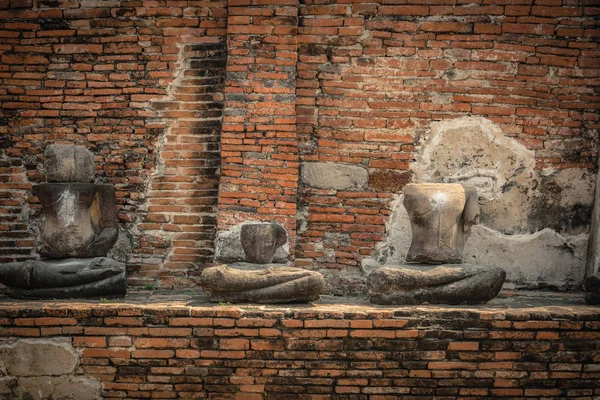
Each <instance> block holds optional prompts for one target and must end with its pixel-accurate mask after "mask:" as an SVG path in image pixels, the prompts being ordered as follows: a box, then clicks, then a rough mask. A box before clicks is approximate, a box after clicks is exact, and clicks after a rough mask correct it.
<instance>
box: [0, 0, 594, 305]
mask: <svg viewBox="0 0 600 400" xmlns="http://www.w3.org/2000/svg"><path fill="white" fill-rule="evenodd" d="M322 3H323V2H321V1H313V0H301V1H298V0H281V1H271V0H229V1H225V0H222V1H205V2H204V1H203V2H199V1H191V0H190V1H188V0H185V1H167V0H158V1H147V0H140V1H130V2H121V1H116V0H107V1H99V0H59V1H50V0H36V1H34V0H0V262H7V261H13V260H23V259H27V258H33V257H35V256H36V252H35V245H36V243H35V237H36V229H37V227H36V226H37V225H36V223H37V221H39V216H40V214H39V210H38V209H39V202H38V201H37V199H36V198H35V197H33V196H32V194H31V186H32V185H33V184H36V183H39V182H42V181H44V176H43V170H41V169H39V165H41V162H42V161H43V151H44V148H45V146H46V145H47V144H50V143H76V144H81V145H85V146H87V147H88V148H90V149H91V150H92V151H93V152H94V154H95V155H96V167H97V176H98V180H99V181H102V182H107V183H112V184H114V185H115V186H116V188H117V196H118V202H119V217H120V220H121V223H122V226H123V230H124V233H126V234H125V235H124V237H131V239H132V242H133V251H127V252H126V253H127V254H129V259H128V269H129V276H130V278H131V283H132V284H135V285H144V284H146V283H155V284H157V285H163V286H184V285H185V286H189V285H190V283H192V282H195V281H196V278H197V276H198V274H199V272H200V271H201V270H202V268H204V267H205V266H207V265H210V264H211V261H212V260H211V259H212V254H213V251H214V245H213V242H214V238H215V235H216V234H217V233H218V232H220V231H225V230H228V229H229V228H231V227H232V226H234V225H236V224H239V223H241V222H244V221H248V220H269V221H271V220H277V221H278V222H280V223H281V224H283V225H284V226H285V227H286V230H287V231H288V234H289V237H290V245H291V253H292V257H291V258H294V257H295V263H296V265H297V266H300V267H305V268H310V269H331V270H343V271H347V272H350V273H352V272H355V273H357V274H358V273H359V272H360V270H359V265H360V261H361V259H362V258H363V257H366V256H369V255H370V254H371V253H372V252H373V249H374V247H375V244H376V243H377V242H379V241H381V240H382V239H383V237H384V235H385V223H386V222H387V220H388V218H389V214H390V201H391V198H392V195H393V194H395V193H398V192H399V191H401V190H402V187H403V185H404V184H406V183H407V182H409V181H410V180H411V174H410V172H409V171H408V167H409V163H410V162H411V161H413V160H414V159H415V151H416V149H417V146H418V144H419V139H420V137H421V136H422V135H423V133H424V132H425V131H426V130H427V129H428V127H429V126H430V125H431V123H432V122H433V121H438V120H443V119H450V118H457V117H462V116H481V117H486V118H489V119H490V120H492V121H493V122H494V123H496V124H497V125H498V126H500V127H501V129H502V130H503V132H504V134H505V135H506V136H508V137H511V138H514V139H516V140H518V141H519V142H521V143H522V144H523V145H524V146H526V147H527V148H529V149H531V150H532V151H534V152H535V158H536V169H538V170H540V173H541V170H542V169H544V168H554V169H567V168H569V169H580V170H586V171H590V172H594V171H595V170H594V168H595V165H596V162H597V157H598V154H597V149H596V147H595V146H596V140H597V139H596V136H597V132H598V129H599V128H600V124H599V122H598V118H599V116H598V107H599V105H600V97H599V96H598V93H597V87H598V86H599V79H600V77H599V74H600V72H599V69H598V65H599V64H600V63H599V59H600V57H599V54H600V53H599V52H600V50H599V48H598V38H599V37H600V29H598V25H597V19H598V16H599V15H600V8H599V7H598V6H597V4H595V3H594V2H592V1H587V0H506V1H502V2H498V1H489V0H472V1H468V2H456V1H455V0H438V1H436V2H435V4H432V5H426V4H423V2H422V1H416V0H407V1H388V0H385V1H384V0H328V1H327V2H325V3H327V4H322ZM396 3H397V4H396ZM223 71H224V72H223ZM223 74H224V75H223ZM221 115H222V116H221ZM218 154H220V157H217V155H218ZM308 162H339V163H344V164H346V165H350V166H359V167H361V168H364V169H365V170H367V171H368V173H369V184H368V185H366V186H365V187H362V188H357V189H339V190H333V189H319V188H315V187H309V186H308V185H305V184H303V183H299V165H300V164H302V163H308ZM217 183H218V193H217ZM296 230H297V231H296ZM335 272H337V271H334V273H335ZM359 286H360V285H359V284H358V283H357V284H356V287H353V282H350V281H349V282H347V284H346V285H345V289H344V290H343V291H344V292H345V293H350V292H352V291H360V290H361V289H360V287H359ZM328 290H329V291H330V292H336V288H333V287H332V288H328ZM339 290H341V289H339Z"/></svg>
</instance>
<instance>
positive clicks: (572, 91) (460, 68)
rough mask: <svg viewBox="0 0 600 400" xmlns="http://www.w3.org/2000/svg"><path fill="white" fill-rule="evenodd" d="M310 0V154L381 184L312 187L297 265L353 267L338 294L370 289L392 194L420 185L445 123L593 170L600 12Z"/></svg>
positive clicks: (581, 7)
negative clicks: (488, 129)
mask: <svg viewBox="0 0 600 400" xmlns="http://www.w3.org/2000/svg"><path fill="white" fill-rule="evenodd" d="M301 3H302V4H301V5H300V22H299V25H300V27H299V30H298V80H297V94H298V100H297V104H298V106H297V114H298V117H297V118H298V125H297V126H298V138H299V142H300V144H299V149H300V160H301V162H310V161H333V162H338V163H345V164H351V165H352V164H354V165H360V166H364V167H367V168H369V174H370V180H371V185H370V189H369V190H367V191H364V190H354V191H352V190H338V191H334V190H323V189H314V188H310V187H307V186H304V185H301V187H300V189H299V190H300V194H299V208H300V209H301V211H302V212H301V213H299V216H300V219H301V220H303V222H304V224H305V225H304V229H303V230H302V231H301V232H299V239H298V246H297V251H296V264H297V265H300V266H304V267H309V268H324V269H334V270H340V271H339V272H333V273H332V274H334V275H339V274H340V272H341V271H344V272H348V273H349V274H348V278H346V280H345V281H344V282H343V284H342V285H340V284H339V283H337V282H333V283H332V284H331V287H330V288H329V290H330V291H333V292H336V293H340V294H341V293H343V292H344V291H346V292H347V291H360V290H361V289H360V288H361V283H360V279H353V278H352V276H360V260H361V259H362V258H364V257H365V256H368V255H370V254H371V253H372V251H373V248H374V243H377V242H379V241H381V240H382V239H383V237H384V233H385V224H386V222H387V219H388V216H389V214H390V198H391V197H392V195H393V194H394V193H398V192H400V191H401V190H402V186H403V185H404V184H406V183H407V182H409V181H410V179H411V175H410V173H409V172H408V169H409V164H410V162H411V161H414V160H415V155H416V154H415V153H416V149H417V145H418V144H419V138H420V137H421V136H422V135H423V133H425V132H426V130H427V129H428V128H429V127H430V125H431V123H432V122H433V121H439V120H442V119H449V118H457V117H460V116H482V117H486V118H488V119H490V120H492V121H493V122H495V123H496V124H498V125H499V126H500V127H501V129H502V130H503V132H504V134H505V135H506V136H508V137H513V138H515V139H516V140H518V141H519V142H521V143H522V144H524V145H525V146H526V147H527V148H528V149H531V150H534V151H535V158H536V168H537V169H538V170H541V169H543V168H547V167H550V168H555V169H561V168H581V169H588V170H594V168H595V165H596V157H597V147H596V146H597V133H598V128H599V127H600V125H599V124H598V113H597V109H598V107H599V106H600V103H599V101H600V98H599V97H598V93H597V88H596V87H595V86H597V85H598V82H599V80H598V78H599V70H598V66H599V65H600V62H599V60H600V59H599V58H598V56H599V54H600V53H599V52H598V36H599V35H600V31H598V30H597V27H595V25H594V22H593V21H594V20H595V18H597V15H598V13H599V12H600V10H599V9H598V8H593V7H589V6H585V2H577V1H575V2H570V1H563V2H562V3H561V1H560V0H559V1H541V2H532V1H512V2H511V1H508V2H501V4H500V3H499V2H493V1H483V2H469V4H455V3H456V2H455V1H439V2H436V4H435V5H431V6H428V5H423V2H416V1H413V2H411V1H408V2H397V3H398V4H400V3H402V5H395V3H396V2H394V5H391V2H377V1H370V2H366V1H356V2H354V1H352V2H347V1H344V0H339V1H332V2H328V4H327V5H322V4H320V3H319V2H316V1H311V0H305V1H302V2H301ZM496 3H498V4H496ZM590 5H591V3H590ZM341 286H343V287H344V289H343V290H342V289H340V287H341Z"/></svg>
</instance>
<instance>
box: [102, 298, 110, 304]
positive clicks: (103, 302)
mask: <svg viewBox="0 0 600 400" xmlns="http://www.w3.org/2000/svg"><path fill="white" fill-rule="evenodd" d="M100 303H102V304H109V303H112V300H110V299H107V298H106V297H102V298H101V299H100Z"/></svg>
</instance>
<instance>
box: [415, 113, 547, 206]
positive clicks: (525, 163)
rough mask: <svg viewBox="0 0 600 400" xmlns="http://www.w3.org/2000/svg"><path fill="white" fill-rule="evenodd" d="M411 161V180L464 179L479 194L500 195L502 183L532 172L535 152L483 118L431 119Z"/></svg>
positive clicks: (452, 180)
mask: <svg viewBox="0 0 600 400" xmlns="http://www.w3.org/2000/svg"><path fill="white" fill-rule="evenodd" d="M421 143H422V144H421V147H420V151H419V154H418V155H417V160H416V162H414V163H413V164H412V165H411V169H412V171H413V172H414V178H413V181H414V182H419V183H424V182H440V183H463V184H467V185H472V186H475V187H476V188H477V191H478V193H479V195H480V196H481V197H484V198H487V199H496V198H499V197H501V195H502V190H503V187H504V185H505V184H506V183H507V182H509V181H513V180H515V179H516V178H517V177H519V176H520V175H523V174H526V175H531V171H533V169H534V167H535V154H534V152H533V151H532V150H528V149H527V148H525V146H523V145H522V144H520V143H519V142H517V141H516V140H514V139H511V138H508V137H506V136H504V134H503V133H502V130H500V128H499V127H497V126H496V125H494V124H493V123H492V122H491V121H489V120H488V119H485V118H470V117H464V118H457V119H452V120H444V121H441V122H437V123H433V124H432V125H431V130H430V131H429V132H428V134H426V135H425V136H424V137H423V138H422V141H421Z"/></svg>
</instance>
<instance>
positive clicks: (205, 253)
mask: <svg viewBox="0 0 600 400" xmlns="http://www.w3.org/2000/svg"><path fill="white" fill-rule="evenodd" d="M226 18H227V8H226V2H225V1H207V2H195V1H166V0H165V1H132V2H122V1H114V0H110V1H94V0H81V1H77V0H64V1H35V2H33V1H16V2H15V1H10V2H9V1H2V2H0V53H1V59H0V79H1V84H0V96H1V97H0V102H1V104H0V121H1V123H0V132H1V134H2V145H1V151H0V163H1V164H0V168H1V169H0V177H1V178H0V193H1V199H0V202H1V203H0V204H1V215H0V217H1V221H2V222H1V223H0V251H1V254H0V261H3V262H4V261H11V260H19V259H23V258H29V257H33V256H34V255H35V250H34V246H35V242H34V239H35V237H36V232H35V222H36V221H37V220H38V219H39V212H38V210H37V209H38V203H37V201H36V199H35V198H34V197H32V195H31V190H30V189H31V186H32V184H36V183H39V182H43V181H44V176H43V169H41V168H40V166H41V164H42V161H43V151H44V148H45V146H46V145H48V144H51V143H76V144H80V145H85V146H86V147H88V148H89V149H90V150H92V151H93V152H94V153H95V155H96V169H97V180H98V181H100V182H106V183H112V184H114V185H115V186H116V188H117V200H118V208H119V218H120V221H121V223H122V224H123V226H124V228H125V230H126V231H127V232H128V233H129V234H130V235H131V236H133V239H134V249H133V252H132V253H130V254H128V256H129V272H130V277H131V278H132V283H134V284H135V283H137V282H140V283H144V282H153V281H156V280H157V279H160V280H161V282H162V283H163V284H165V285H171V284H173V283H179V284H189V282H190V280H189V278H190V277H193V270H195V269H196V267H197V266H198V265H202V264H205V263H207V262H210V261H212V249H213V247H214V246H213V239H214V234H215V229H216V203H217V185H218V176H217V172H218V166H219V157H218V151H219V134H220V118H221V113H222V111H221V109H222V102H223V91H224V88H223V81H224V67H225V58H226V54H225V35H226ZM31 210H34V212H32V211H31Z"/></svg>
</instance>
